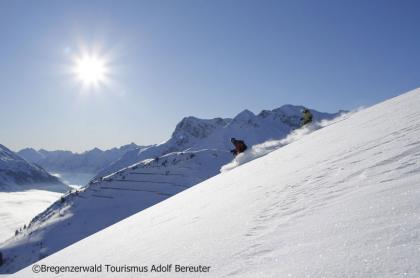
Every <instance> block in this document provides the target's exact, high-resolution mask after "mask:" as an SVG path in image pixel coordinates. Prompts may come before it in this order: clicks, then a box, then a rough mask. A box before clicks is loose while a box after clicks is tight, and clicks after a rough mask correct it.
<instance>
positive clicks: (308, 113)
mask: <svg viewBox="0 0 420 278" xmlns="http://www.w3.org/2000/svg"><path fill="white" fill-rule="evenodd" d="M312 118H313V117H312V113H311V111H309V109H304V110H303V118H301V119H300V120H301V125H302V126H304V125H306V124H309V123H310V122H312Z"/></svg>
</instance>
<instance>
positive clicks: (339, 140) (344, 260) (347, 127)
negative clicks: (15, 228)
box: [0, 90, 420, 277]
mask: <svg viewBox="0 0 420 278" xmlns="http://www.w3.org/2000/svg"><path fill="white" fill-rule="evenodd" d="M419 107H420V90H415V91H412V92H409V93H407V94H405V95H402V96H400V97H397V98H394V99H391V100H388V101H385V102H383V103H381V104H378V105H375V106H373V107H371V108H368V109H365V110H363V111H360V112H358V113H355V114H353V115H351V117H349V118H347V119H344V120H343V121H340V122H337V123H335V124H332V125H329V126H327V127H324V128H322V129H319V130H317V131H315V132H312V133H310V134H308V135H307V136H304V137H302V138H301V139H300V140H298V141H295V142H293V143H291V144H288V145H286V146H284V147H282V148H280V149H277V150H275V151H273V152H271V153H270V154H268V155H265V156H264V157H261V158H259V159H255V160H253V161H251V162H249V163H246V164H244V165H241V166H240V167H237V168H235V169H233V170H231V171H228V172H225V173H221V174H219V175H217V176H215V177H213V178H211V179H208V180H206V181H204V182H203V183H200V184H198V185H196V186H194V187H192V188H190V189H188V190H185V191H183V192H181V193H179V194H177V195H175V196H173V197H171V198H169V199H167V200H165V201H163V202H161V203H159V204H157V205H155V206H153V207H150V208H148V209H146V210H144V211H142V212H140V213H137V214H135V215H133V216H132V217H129V218H127V219H125V220H123V221H121V222H119V223H118V224H116V225H113V226H110V227H108V228H107V229H105V230H103V231H101V232H99V233H96V234H94V235H92V236H90V237H88V238H86V239H85V240H82V241H80V242H78V243H76V244H74V245H72V246H71V247H68V248H66V249H64V250H62V251H60V252H58V253H56V254H55V255H53V256H50V257H48V258H45V259H43V260H41V261H40V262H38V263H37V264H38V265H47V266H58V265H74V266H82V265H83V266H86V265H94V264H99V265H100V264H102V265H105V264H110V265H112V266H116V267H118V266H120V267H122V266H139V265H140V266H149V269H150V266H152V265H158V264H180V265H191V266H196V265H206V266H210V272H209V273H203V274H202V276H203V277H403V276H404V277H419V276H420V264H419V263H418V258H419V257H420V249H419V248H418V246H419V245H420V217H419V215H420V187H419V186H418V184H419V182H420V139H419V138H420V110H419ZM3 251H4V255H5V258H6V261H7V260H14V258H15V257H14V256H12V257H10V255H9V254H8V250H7V249H6V250H3ZM98 254H100V256H98ZM16 256H17V257H18V256H19V254H16ZM0 269H1V268H0ZM79 274H80V277H83V276H89V277H104V276H105V277H115V276H116V275H122V273H116V272H105V271H104V272H100V273H98V272H96V273H89V275H88V274H87V273H79ZM125 274H126V275H124V276H127V277H138V276H139V275H141V276H142V277H147V276H148V274H152V275H150V276H151V277H185V276H187V273H180V272H172V273H169V274H168V273H150V272H148V273H141V274H139V273H133V272H132V273H125ZM199 274H200V273H195V274H189V275H188V276H190V275H191V277H193V276H194V277H195V276H198V275H199ZM31 275H32V269H31V267H28V268H26V269H24V270H23V271H21V272H19V273H17V274H16V277H28V276H31ZM59 275H60V277H75V276H78V275H76V273H60V274H59Z"/></svg>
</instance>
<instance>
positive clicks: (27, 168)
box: [0, 144, 68, 192]
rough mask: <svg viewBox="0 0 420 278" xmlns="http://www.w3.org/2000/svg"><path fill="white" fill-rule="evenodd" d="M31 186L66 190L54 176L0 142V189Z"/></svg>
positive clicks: (16, 188) (8, 189)
mask: <svg viewBox="0 0 420 278" xmlns="http://www.w3.org/2000/svg"><path fill="white" fill-rule="evenodd" d="M31 188H48V189H49V190H52V191H59V192H64V191H66V190H68V187H67V186H65V185H64V184H62V183H61V182H60V181H59V180H58V179H57V178H56V177H53V176H51V175H50V174H48V173H47V172H46V171H45V170H44V169H42V168H41V167H39V166H37V165H35V164H32V163H29V162H27V161H26V160H24V159H23V158H21V157H20V156H18V155H17V154H15V153H14V152H12V151H11V150H9V149H8V148H6V147H5V146H3V145H1V144H0V191H13V190H25V189H31Z"/></svg>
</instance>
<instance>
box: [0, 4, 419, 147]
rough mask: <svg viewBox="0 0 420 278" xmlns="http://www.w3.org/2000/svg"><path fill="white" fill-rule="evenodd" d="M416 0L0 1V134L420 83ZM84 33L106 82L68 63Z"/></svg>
mask: <svg viewBox="0 0 420 278" xmlns="http://www.w3.org/2000/svg"><path fill="white" fill-rule="evenodd" d="M419 30H420V1H410V0H404V1H397V0H393V1H387V0H380V1H369V0H363V1H357V0H356V1H341V0H340V1H338V0H337V1H332V0H327V1H312V0H311V1H296V0H290V1H282V0H277V1H267V0H259V1H257V0H255V1H245V0H242V1H233V0H223V1H215V0H211V1H200V0H191V1H180V0H179V1H178V0H167V1H159V0H157V1H156V0H153V1H141V0H135V1H120V0H118V1H117V0H115V1H103V0H101V1H74V0H72V1H42V0H37V1H29V0H28V1H17V0H0V143H2V144H4V145H6V146H8V147H10V148H12V149H14V150H18V149H20V148H23V147H35V148H46V149H69V150H74V151H83V150H86V149H89V148H92V147H95V146H97V147H100V148H109V147H113V146H118V145H122V144H125V143H129V142H133V141H134V142H135V143H137V144H150V143H158V142H161V141H163V140H165V139H167V138H168V137H169V136H170V134H171V132H172V130H173V128H174V127H175V124H176V123H177V122H178V121H179V120H180V119H181V118H182V117H184V116H188V115H194V116H197V117H203V118H212V117H217V116H222V117H232V116H234V115H235V114H236V113H238V112H240V111H241V110H243V109H244V108H248V109H250V110H251V111H254V112H259V111H260V110H262V109H273V108H275V107H278V106H281V105H283V104H287V103H290V104H303V105H306V106H308V107H311V108H315V109H318V110H321V111H328V112H332V111H336V110H338V109H352V108H355V107H358V106H361V105H371V104H374V103H376V102H379V101H382V100H384V99H387V98H389V97H392V96H395V95H398V94H400V93H403V92H405V91H408V90H411V89H414V88H416V87H418V86H419V85H420V33H419V32H420V31H419ZM80 45H85V46H86V47H88V48H92V49H99V46H100V49H101V51H100V52H101V53H105V54H106V55H107V57H108V58H109V62H110V65H109V70H110V73H109V74H110V80H112V83H111V82H110V83H109V84H108V85H107V86H102V87H99V88H97V89H95V90H92V89H91V90H86V89H83V88H81V86H80V84H78V83H77V82H76V80H75V77H74V76H72V75H71V74H69V72H68V68H69V65H71V64H72V62H73V61H72V60H71V57H72V55H74V54H77V53H76V52H77V51H78V48H79V47H80Z"/></svg>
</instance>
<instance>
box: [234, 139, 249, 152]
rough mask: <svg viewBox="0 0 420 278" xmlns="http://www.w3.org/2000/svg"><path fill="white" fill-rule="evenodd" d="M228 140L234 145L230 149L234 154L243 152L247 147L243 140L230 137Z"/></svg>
mask: <svg viewBox="0 0 420 278" xmlns="http://www.w3.org/2000/svg"><path fill="white" fill-rule="evenodd" d="M230 142H232V144H233V145H234V146H235V148H234V149H233V150H231V151H230V152H231V153H232V154H233V155H234V156H237V155H238V154H240V153H243V152H244V151H245V150H246V149H247V146H246V145H245V142H244V141H243V140H236V139H235V138H230Z"/></svg>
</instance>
